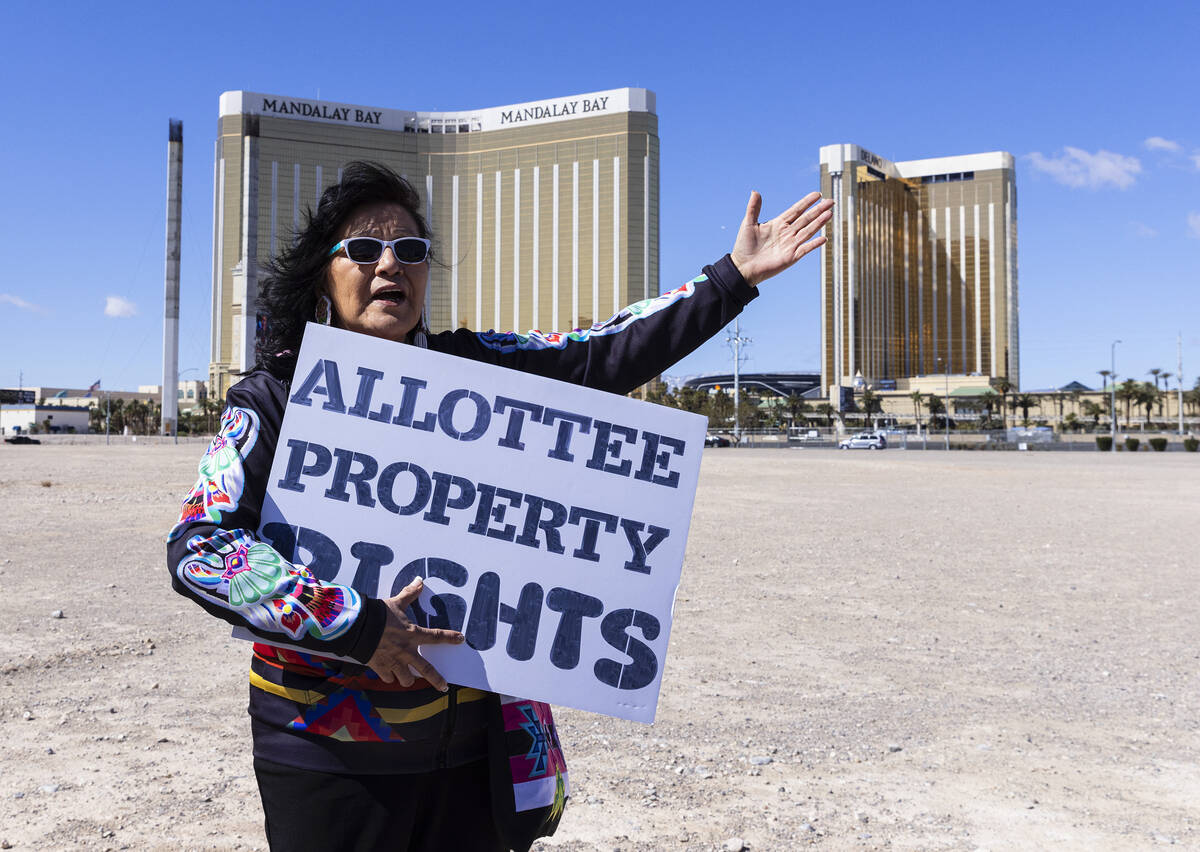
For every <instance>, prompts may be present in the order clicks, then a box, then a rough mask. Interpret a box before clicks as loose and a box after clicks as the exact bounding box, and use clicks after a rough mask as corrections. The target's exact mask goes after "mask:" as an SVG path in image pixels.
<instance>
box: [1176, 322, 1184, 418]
mask: <svg viewBox="0 0 1200 852" xmlns="http://www.w3.org/2000/svg"><path fill="white" fill-rule="evenodd" d="M1176 347H1177V350H1178V352H1179V371H1178V372H1176V373H1175V378H1177V379H1178V380H1179V434H1180V435H1183V332H1182V331H1181V332H1179V336H1178V337H1177V338H1176Z"/></svg>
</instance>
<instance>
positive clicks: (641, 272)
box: [209, 89, 659, 396]
mask: <svg viewBox="0 0 1200 852" xmlns="http://www.w3.org/2000/svg"><path fill="white" fill-rule="evenodd" d="M361 159H365V160H374V161H377V162H380V163H383V164H385V165H388V166H390V167H391V168H393V169H395V170H396V171H397V172H399V173H400V174H402V175H404V176H405V177H407V179H408V180H409V182H410V183H412V184H413V186H414V187H415V188H416V189H417V191H418V193H420V195H421V203H422V204H423V206H424V212H425V216H426V218H427V219H428V220H429V223H430V225H431V227H432V230H433V233H434V238H435V245H434V247H435V252H436V253H437V255H438V257H439V258H440V262H435V263H433V264H432V265H431V268H430V278H429V289H428V292H427V308H428V311H429V318H430V325H431V327H432V329H433V331H435V332H436V331H441V330H443V329H448V328H456V327H460V326H467V327H471V328H476V329H481V330H483V329H489V328H495V329H497V330H515V331H524V330H527V329H531V328H540V329H543V330H548V331H549V330H569V329H572V328H576V327H580V326H587V325H590V324H592V323H593V322H597V321H600V320H602V319H605V318H607V317H609V316H611V315H612V314H614V313H615V312H616V311H617V310H619V309H620V308H622V307H624V306H625V305H627V304H630V303H632V302H636V301H640V300H641V299H644V298H648V297H652V296H657V295H658V292H659V281H658V116H657V115H656V114H655V96H654V93H653V92H650V91H647V90H646V89H612V90H609V91H604V92H592V93H590V94H585V95H569V96H565V97H559V98H552V99H548V100H543V101H536V102H532V103H524V104H516V105H513V106H499V107H485V108H482V109H475V110H463V111H459V112H413V111H410V110H399V109H383V108H379V107H366V106H359V105H354V104H343V103H334V102H331V101H320V100H312V99H308V98H297V97H288V96H279V95H263V94H256V93H253V92H242V91H234V92H225V93H224V94H222V95H221V102H220V118H219V119H218V139H217V143H216V151H215V163H214V188H213V189H214V211H213V287H212V362H211V364H210V367H209V379H210V383H209V387H210V388H211V391H212V393H213V394H214V395H217V396H223V395H224V393H225V391H226V390H227V389H228V387H229V385H230V384H231V383H232V382H235V381H236V380H237V377H236V375H235V373H236V372H237V371H239V370H245V369H248V368H249V367H251V366H253V363H254V341H255V331H256V327H257V311H256V307H255V306H256V301H257V293H258V285H259V281H260V279H261V277H262V275H263V272H262V269H263V267H265V266H266V264H267V261H268V260H269V259H270V258H271V257H272V256H274V255H275V254H277V253H278V252H279V250H280V249H281V248H282V247H283V246H285V245H286V244H287V243H288V241H289V240H290V239H291V237H292V235H293V234H294V233H295V232H296V231H297V230H298V229H299V228H300V227H301V225H302V222H303V216H304V213H305V211H307V210H308V209H309V208H312V207H315V206H316V203H317V200H318V199H319V198H320V196H321V193H322V191H323V190H324V189H325V188H326V187H328V186H330V185H331V184H333V183H335V182H336V181H338V180H339V178H340V174H341V169H342V166H343V165H344V164H345V163H346V162H347V161H349V160H361Z"/></svg>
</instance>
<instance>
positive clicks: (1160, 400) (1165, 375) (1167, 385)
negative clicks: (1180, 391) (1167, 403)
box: [1158, 372, 1175, 417]
mask: <svg viewBox="0 0 1200 852" xmlns="http://www.w3.org/2000/svg"><path fill="white" fill-rule="evenodd" d="M1174 375H1175V374H1174V373H1166V372H1164V373H1163V374H1162V376H1161V377H1160V378H1161V379H1162V383H1163V386H1162V392H1163V395H1162V396H1160V397H1159V398H1158V416H1159V417H1162V416H1163V400H1164V399H1165V398H1166V396H1167V394H1169V393H1170V392H1171V383H1170V381H1169V379H1171V377H1172V376H1174Z"/></svg>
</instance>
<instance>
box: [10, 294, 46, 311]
mask: <svg viewBox="0 0 1200 852" xmlns="http://www.w3.org/2000/svg"><path fill="white" fill-rule="evenodd" d="M0 303H4V304H6V305H12V306H13V307H16V308H21V309H22V310H25V311H33V312H34V313H36V314H40V313H43V311H42V309H41V308H39V307H38V306H37V305H35V304H33V303H32V302H26V301H25V300H24V299H22V298H21V297H20V296H14V295H12V294H11V293H0Z"/></svg>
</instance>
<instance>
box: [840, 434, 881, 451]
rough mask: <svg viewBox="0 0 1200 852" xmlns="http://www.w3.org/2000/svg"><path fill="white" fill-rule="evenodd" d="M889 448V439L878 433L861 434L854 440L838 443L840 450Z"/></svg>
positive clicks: (853, 438) (847, 439)
mask: <svg viewBox="0 0 1200 852" xmlns="http://www.w3.org/2000/svg"><path fill="white" fill-rule="evenodd" d="M886 447H887V438H885V437H883V435H881V434H880V433H878V432H859V433H858V434H857V435H855V436H854V437H852V438H843V439H842V440H841V441H838V449H839V450H882V449H884V448H886Z"/></svg>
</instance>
